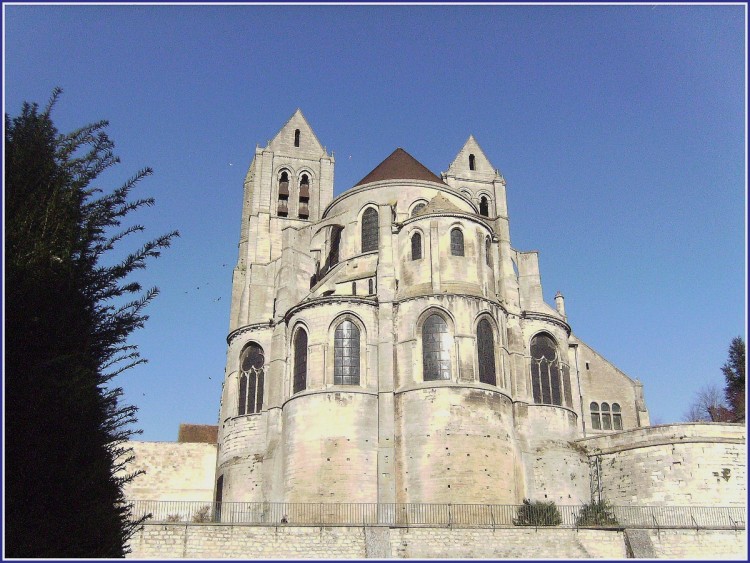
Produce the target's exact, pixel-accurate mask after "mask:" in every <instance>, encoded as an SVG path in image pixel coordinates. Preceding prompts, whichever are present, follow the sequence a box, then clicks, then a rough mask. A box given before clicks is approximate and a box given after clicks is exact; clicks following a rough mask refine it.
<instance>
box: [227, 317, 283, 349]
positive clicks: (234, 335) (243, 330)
mask: <svg viewBox="0 0 750 563" xmlns="http://www.w3.org/2000/svg"><path fill="white" fill-rule="evenodd" d="M264 328H273V323H272V322H265V323H254V324H251V325H245V326H241V327H239V328H236V329H234V330H233V331H232V332H230V333H229V335H228V336H227V344H231V343H232V341H233V340H234V339H235V338H237V337H238V336H240V335H241V334H245V333H246V332H255V331H257V330H263V329H264Z"/></svg>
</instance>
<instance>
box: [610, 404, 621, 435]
mask: <svg viewBox="0 0 750 563" xmlns="http://www.w3.org/2000/svg"><path fill="white" fill-rule="evenodd" d="M612 428H613V429H614V430H622V412H621V411H620V405H618V404H617V403H612Z"/></svg>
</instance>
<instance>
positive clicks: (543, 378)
mask: <svg viewBox="0 0 750 563" xmlns="http://www.w3.org/2000/svg"><path fill="white" fill-rule="evenodd" d="M531 385H532V392H533V394H534V402H535V403H542V404H547V405H562V404H563V402H562V394H561V387H562V386H561V385H560V361H559V358H558V354H557V345H556V343H555V341H554V340H553V339H552V337H551V336H549V335H548V334H537V335H536V336H535V337H534V338H533V339H532V340H531Z"/></svg>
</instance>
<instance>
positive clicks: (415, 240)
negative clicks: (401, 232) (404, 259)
mask: <svg viewBox="0 0 750 563" xmlns="http://www.w3.org/2000/svg"><path fill="white" fill-rule="evenodd" d="M420 258H422V235H420V234H419V233H414V234H413V235H412V236H411V259H412V260H419V259H420Z"/></svg>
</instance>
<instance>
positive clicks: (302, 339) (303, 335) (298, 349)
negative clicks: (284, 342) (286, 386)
mask: <svg viewBox="0 0 750 563" xmlns="http://www.w3.org/2000/svg"><path fill="white" fill-rule="evenodd" d="M306 388H307V331H306V330H305V329H304V328H300V329H298V330H297V333H296V334H295V335H294V385H293V389H292V393H299V392H300V391H304V390H305V389H306Z"/></svg>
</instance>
